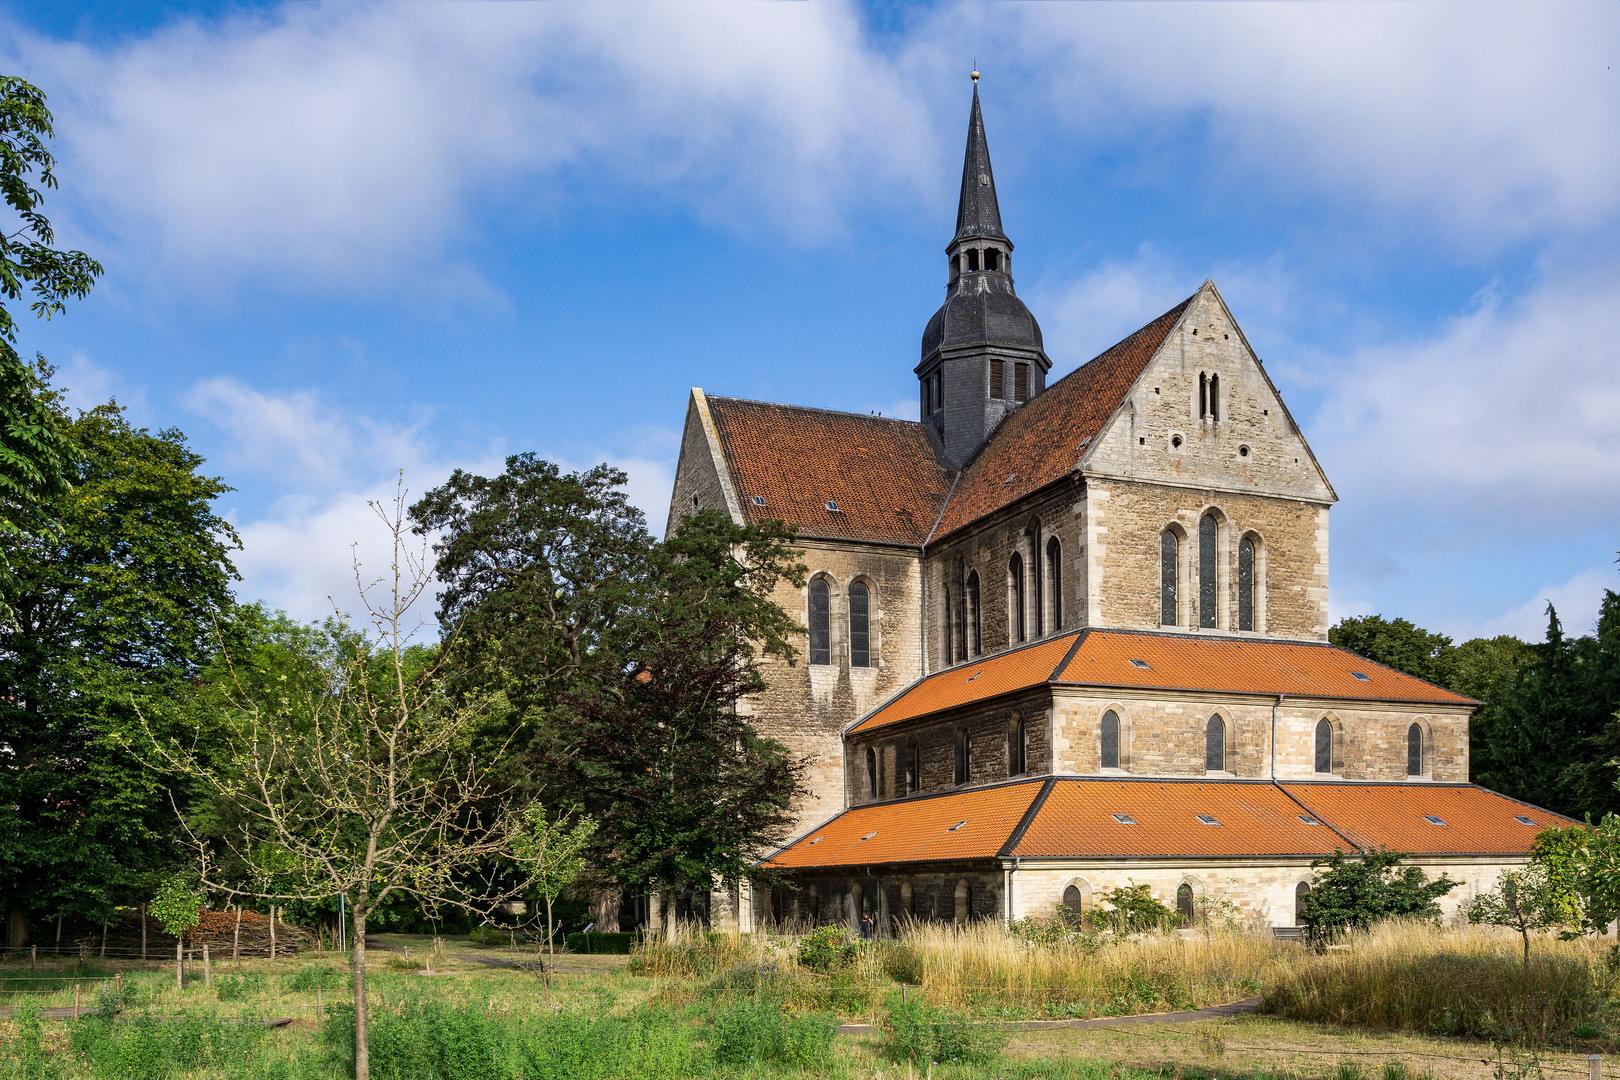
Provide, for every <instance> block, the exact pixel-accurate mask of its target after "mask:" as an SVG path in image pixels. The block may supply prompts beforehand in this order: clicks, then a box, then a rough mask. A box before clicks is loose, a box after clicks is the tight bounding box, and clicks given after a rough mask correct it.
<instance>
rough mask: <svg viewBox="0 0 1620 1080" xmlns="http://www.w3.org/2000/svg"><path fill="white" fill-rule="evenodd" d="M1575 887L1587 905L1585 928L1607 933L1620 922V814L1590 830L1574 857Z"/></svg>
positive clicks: (1606, 817) (1604, 819)
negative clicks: (1616, 921) (1615, 922)
mask: <svg viewBox="0 0 1620 1080" xmlns="http://www.w3.org/2000/svg"><path fill="white" fill-rule="evenodd" d="M1574 861H1575V888H1576V890H1577V891H1578V892H1579V893H1580V896H1581V900H1582V902H1583V904H1584V905H1585V912H1584V915H1585V921H1584V926H1583V929H1585V930H1587V931H1590V932H1593V933H1598V934H1606V933H1608V932H1609V927H1610V926H1611V925H1613V923H1614V921H1615V920H1616V919H1620V814H1606V815H1604V818H1603V820H1602V821H1601V822H1599V823H1598V824H1597V826H1596V827H1595V828H1592V829H1590V830H1588V831H1587V833H1586V836H1585V839H1584V842H1583V843H1582V844H1581V846H1580V849H1579V850H1578V852H1577V853H1576V856H1575V860H1574Z"/></svg>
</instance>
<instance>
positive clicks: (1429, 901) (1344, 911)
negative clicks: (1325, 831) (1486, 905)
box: [1298, 849, 1461, 943]
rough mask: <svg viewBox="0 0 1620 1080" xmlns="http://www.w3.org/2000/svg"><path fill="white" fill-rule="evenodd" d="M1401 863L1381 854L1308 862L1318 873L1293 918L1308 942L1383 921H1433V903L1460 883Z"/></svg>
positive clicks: (1399, 856)
mask: <svg viewBox="0 0 1620 1080" xmlns="http://www.w3.org/2000/svg"><path fill="white" fill-rule="evenodd" d="M1405 858H1406V855H1405V853H1404V852H1399V851H1389V850H1387V849H1386V850H1380V851H1373V852H1369V853H1367V854H1366V855H1361V856H1353V857H1346V856H1345V854H1344V852H1342V851H1337V852H1334V853H1333V855H1332V856H1331V857H1330V858H1327V859H1317V860H1314V861H1313V862H1312V863H1311V868H1312V869H1313V870H1317V869H1318V868H1321V869H1320V870H1318V873H1317V874H1316V877H1315V878H1314V879H1312V881H1311V891H1310V893H1309V894H1307V895H1306V896H1305V897H1304V898H1303V900H1302V902H1301V904H1300V910H1299V914H1298V918H1299V921H1300V925H1302V926H1304V927H1305V931H1306V933H1307V934H1308V935H1309V937H1310V938H1311V940H1312V941H1315V942H1318V943H1322V942H1325V941H1327V940H1328V939H1329V938H1330V937H1331V936H1332V935H1333V934H1335V933H1338V932H1341V931H1344V930H1351V929H1358V930H1364V929H1366V928H1367V927H1369V926H1371V925H1372V924H1374V923H1376V922H1380V921H1382V920H1384V919H1393V918H1412V919H1438V918H1439V917H1440V905H1439V904H1438V903H1437V901H1438V900H1439V899H1440V897H1442V896H1444V895H1446V894H1447V893H1449V892H1450V891H1451V890H1452V889H1455V888H1456V887H1457V886H1458V885H1460V884H1461V882H1458V881H1453V880H1452V879H1451V878H1449V877H1447V876H1446V875H1445V874H1441V875H1440V877H1438V878H1436V879H1435V880H1434V881H1430V880H1429V879H1428V876H1427V875H1426V874H1424V872H1423V871H1422V869H1420V868H1419V867H1416V866H1403V865H1401V860H1403V859H1405Z"/></svg>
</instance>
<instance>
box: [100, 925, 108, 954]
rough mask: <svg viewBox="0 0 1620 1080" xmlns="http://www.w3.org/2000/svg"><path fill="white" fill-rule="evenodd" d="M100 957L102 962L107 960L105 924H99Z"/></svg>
mask: <svg viewBox="0 0 1620 1080" xmlns="http://www.w3.org/2000/svg"><path fill="white" fill-rule="evenodd" d="M101 957H102V959H104V960H105V959H106V958H107V924H106V923H102V924H101Z"/></svg>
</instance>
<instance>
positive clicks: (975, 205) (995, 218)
mask: <svg viewBox="0 0 1620 1080" xmlns="http://www.w3.org/2000/svg"><path fill="white" fill-rule="evenodd" d="M973 74H974V76H975V78H974V80H973V111H972V113H971V114H970V115H969V116H968V137H967V154H966V155H965V156H964V157H963V159H962V199H961V202H959V203H958V204H957V207H956V235H955V236H954V237H953V238H952V239H951V243H952V244H955V243H957V242H958V241H960V240H966V239H969V238H978V237H991V238H993V239H997V240H1005V239H1007V234H1006V233H1004V232H1002V231H1001V207H1000V206H998V205H997V204H996V177H995V174H994V173H993V172H991V171H990V147H989V146H988V145H987V144H986V143H985V141H984V117H983V116H982V115H981V114H980V112H979V80H978V78H977V76H978V72H976V71H975V72H974V73H973Z"/></svg>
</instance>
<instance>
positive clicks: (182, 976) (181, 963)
mask: <svg viewBox="0 0 1620 1080" xmlns="http://www.w3.org/2000/svg"><path fill="white" fill-rule="evenodd" d="M174 988H175V989H176V990H184V989H185V988H186V943H185V942H184V941H181V940H180V939H179V938H175V939H174Z"/></svg>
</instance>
